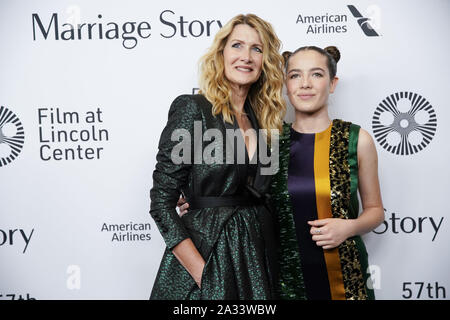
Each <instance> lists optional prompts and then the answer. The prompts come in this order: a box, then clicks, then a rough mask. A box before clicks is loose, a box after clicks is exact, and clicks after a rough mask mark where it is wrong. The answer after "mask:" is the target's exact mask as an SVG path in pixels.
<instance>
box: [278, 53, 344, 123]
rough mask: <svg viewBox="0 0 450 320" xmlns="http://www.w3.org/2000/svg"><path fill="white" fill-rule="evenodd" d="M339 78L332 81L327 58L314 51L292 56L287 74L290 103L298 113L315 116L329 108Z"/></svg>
mask: <svg viewBox="0 0 450 320" xmlns="http://www.w3.org/2000/svg"><path fill="white" fill-rule="evenodd" d="M337 80H338V79H337V78H336V77H334V79H330V73H329V70H328V67H327V57H326V56H324V55H322V54H320V53H319V52H316V51H313V50H302V51H299V52H297V53H296V54H295V55H293V56H291V57H290V59H289V65H288V68H287V72H286V88H287V94H288V97H289V101H290V102H291V104H292V105H293V106H294V108H295V110H296V111H297V112H302V113H307V114H313V113H316V112H317V111H320V110H323V108H325V107H326V106H327V103H328V96H329V94H330V93H333V92H334V89H335V88H336V84H337Z"/></svg>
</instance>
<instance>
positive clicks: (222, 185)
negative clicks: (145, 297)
mask: <svg viewBox="0 0 450 320" xmlns="http://www.w3.org/2000/svg"><path fill="white" fill-rule="evenodd" d="M279 49H280V41H279V39H278V38H277V36H276V34H275V32H274V30H273V29H272V27H271V25H270V24H269V23H267V22H265V21H264V20H262V19H261V18H259V17H257V16H255V15H252V14H248V15H238V16H236V17H234V18H233V19H232V20H231V21H229V22H228V23H227V24H226V25H225V26H224V27H223V28H222V29H221V30H220V31H219V32H218V33H217V35H216V36H215V39H214V42H213V44H212V46H211V48H210V49H209V51H208V52H207V54H206V55H205V56H203V58H202V59H201V64H200V66H201V74H200V87H201V91H200V94H199V95H183V96H179V97H178V98H176V99H175V100H174V102H173V103H172V105H171V107H170V110H169V119H168V122H167V124H166V127H165V128H164V130H163V132H162V134H161V139H160V142H159V151H158V154H157V164H156V168H155V171H154V173H153V188H152V189H151V192H150V196H151V210H150V213H151V215H152V217H153V218H154V220H155V222H156V224H157V226H158V228H159V230H160V232H161V234H162V236H163V238H164V240H165V242H166V245H167V248H166V251H165V252H164V255H163V258H162V261H161V265H160V268H159V271H158V274H157V276H156V280H155V283H154V286H153V290H152V294H151V297H150V298H151V299H271V298H273V297H274V296H273V292H274V286H275V280H274V279H273V277H274V275H275V274H276V272H275V271H274V270H273V267H274V266H275V265H276V263H274V262H275V261H274V259H275V257H274V255H273V254H274V252H275V250H276V249H275V248H273V247H271V246H272V245H273V243H274V241H273V238H272V237H273V226H272V221H271V214H270V212H269V211H268V210H267V209H266V207H265V206H264V203H263V202H264V201H263V200H262V198H263V196H262V195H264V194H265V192H266V191H267V190H268V187H269V185H270V179H271V176H270V175H268V174H267V173H265V174H264V173H263V171H264V169H265V168H267V167H268V166H270V165H271V163H267V162H265V163H264V164H263V163H262V161H261V155H262V154H268V152H269V147H268V144H267V142H268V143H270V141H271V139H272V138H273V135H272V134H271V129H281V128H282V119H283V116H284V112H285V104H284V101H283V97H282V86H283V72H282V65H283V60H282V56H281V55H280V54H279ZM260 129H265V130H267V141H265V140H266V139H264V137H265V136H264V135H260V134H259V131H260ZM199 132H201V133H205V136H204V137H202V138H203V139H201V141H200V142H199V141H198V139H196V136H197V137H198V133H199ZM206 132H208V134H206ZM229 132H234V133H235V134H233V136H231V137H230V135H229ZM174 135H175V137H176V138H175V139H174ZM183 135H188V136H190V138H186V136H183ZM180 137H183V139H182V138H180ZM172 140H175V141H172ZM180 140H183V141H182V142H186V141H188V142H189V143H188V144H189V148H181V147H180V143H181V142H180ZM225 145H226V147H225ZM239 145H240V146H242V147H243V148H239ZM230 146H232V148H230ZM180 150H182V151H181V152H179V151H180ZM211 150H213V151H211ZM230 150H231V151H230ZM241 151H242V152H241ZM205 155H207V156H208V155H209V158H208V157H206V158H208V159H205ZM174 156H178V158H177V159H178V160H179V159H180V158H182V161H178V160H177V161H174ZM181 193H182V194H184V195H185V197H186V199H187V202H188V203H189V212H188V213H187V214H185V215H183V216H182V217H179V216H178V214H177V212H176V210H175V207H176V204H177V200H178V198H179V195H180V194H181Z"/></svg>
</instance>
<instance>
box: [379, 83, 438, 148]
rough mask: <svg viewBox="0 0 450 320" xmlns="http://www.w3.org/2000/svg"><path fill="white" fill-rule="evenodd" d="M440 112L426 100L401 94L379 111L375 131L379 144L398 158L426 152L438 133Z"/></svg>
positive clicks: (387, 99)
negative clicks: (426, 148) (425, 149)
mask: <svg viewBox="0 0 450 320" xmlns="http://www.w3.org/2000/svg"><path fill="white" fill-rule="evenodd" d="M436 128H437V119H436V112H435V111H434V109H433V107H432V106H431V104H430V103H429V102H428V101H427V100H426V99H425V98H423V97H422V96H420V95H418V94H417V93H413V92H397V93H394V94H391V95H390V96H388V97H386V98H385V99H384V100H383V101H382V102H381V103H380V104H379V105H378V107H377V108H376V110H375V113H374V116H373V118H372V130H373V133H374V135H375V138H376V140H377V141H378V143H379V144H380V145H381V146H382V147H383V148H384V149H386V150H387V151H389V152H391V153H393V154H396V155H411V154H414V153H417V152H419V151H421V150H423V149H424V148H425V147H426V146H427V145H428V144H429V143H430V142H431V140H432V139H433V137H434V134H435V133H436Z"/></svg>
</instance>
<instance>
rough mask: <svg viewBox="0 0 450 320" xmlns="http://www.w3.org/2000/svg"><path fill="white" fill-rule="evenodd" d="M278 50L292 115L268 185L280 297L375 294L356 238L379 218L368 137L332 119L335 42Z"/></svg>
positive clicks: (373, 154)
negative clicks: (276, 240) (274, 224)
mask: <svg viewBox="0 0 450 320" xmlns="http://www.w3.org/2000/svg"><path fill="white" fill-rule="evenodd" d="M283 56H284V57H285V59H286V62H285V79H286V88H287V94H288V97H289V101H290V102H291V104H292V105H293V106H294V109H295V121H294V123H292V124H291V125H290V124H285V125H284V128H283V134H282V135H281V138H280V172H279V173H278V174H277V175H276V176H275V177H274V179H273V182H272V188H271V194H272V199H273V205H274V211H275V214H276V215H277V218H278V219H277V220H278V223H279V226H278V228H279V230H280V234H279V236H280V255H279V259H280V286H279V294H280V297H281V298H283V299H373V298H374V294H373V290H371V289H370V288H369V287H368V286H367V281H368V280H369V279H368V278H369V273H368V270H367V268H368V259H367V252H366V249H365V246H364V243H363V241H362V240H361V237H360V235H362V234H364V233H366V232H369V231H370V230H372V229H374V228H376V227H377V226H378V225H379V224H380V223H381V222H382V221H383V219H384V212H383V205H382V200H381V195H380V187H379V182H378V169H377V154H376V149H375V146H374V143H373V140H372V138H371V136H370V135H369V133H367V131H365V130H364V129H361V128H360V127H359V126H358V125H355V124H352V123H350V122H346V121H342V120H337V119H335V120H333V121H332V120H331V119H330V116H329V113H328V96H329V94H331V93H333V92H334V90H335V89H336V86H337V83H338V78H337V77H336V65H337V62H338V61H339V59H340V53H339V51H338V50H337V48H336V47H327V48H325V49H321V48H318V47H314V46H310V47H302V48H299V49H297V50H296V51H294V52H293V53H285V54H283ZM358 191H359V194H360V197H361V202H362V213H361V214H359V204H358V198H357V192H358ZM369 281H370V280H369Z"/></svg>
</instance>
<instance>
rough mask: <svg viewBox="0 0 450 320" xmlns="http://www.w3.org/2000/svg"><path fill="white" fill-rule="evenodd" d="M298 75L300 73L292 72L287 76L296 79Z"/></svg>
mask: <svg viewBox="0 0 450 320" xmlns="http://www.w3.org/2000/svg"><path fill="white" fill-rule="evenodd" d="M299 77H300V75H299V74H298V73H294V74H291V75H290V76H289V79H297V78H299Z"/></svg>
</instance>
